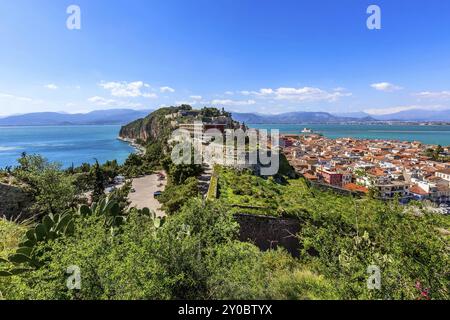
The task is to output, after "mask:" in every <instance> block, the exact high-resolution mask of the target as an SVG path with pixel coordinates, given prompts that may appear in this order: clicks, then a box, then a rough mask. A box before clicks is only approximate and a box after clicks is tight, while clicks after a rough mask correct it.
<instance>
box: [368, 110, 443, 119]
mask: <svg viewBox="0 0 450 320" xmlns="http://www.w3.org/2000/svg"><path fill="white" fill-rule="evenodd" d="M376 118H377V119H378V120H384V121H386V120H392V121H394V120H397V121H441V122H450V110H422V109H413V110H406V111H401V112H397V113H393V114H386V115H379V116H376Z"/></svg>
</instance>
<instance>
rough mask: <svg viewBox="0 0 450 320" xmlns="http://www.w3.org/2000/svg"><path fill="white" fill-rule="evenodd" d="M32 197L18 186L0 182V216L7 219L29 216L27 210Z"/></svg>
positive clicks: (22, 218) (19, 218)
mask: <svg viewBox="0 0 450 320" xmlns="http://www.w3.org/2000/svg"><path fill="white" fill-rule="evenodd" d="M31 202H32V198H31V196H30V195H28V194H26V193H25V192H23V191H22V189H20V188H19V187H16V186H10V185H6V184H2V183H0V217H1V218H3V217H6V218H7V219H8V220H15V219H18V220H24V219H26V218H29V217H30V212H29V211H28V208H29V206H30V205H31Z"/></svg>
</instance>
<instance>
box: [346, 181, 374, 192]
mask: <svg viewBox="0 0 450 320" xmlns="http://www.w3.org/2000/svg"><path fill="white" fill-rule="evenodd" d="M344 189H346V190H350V191H358V192H364V193H367V192H369V189H367V188H366V187H363V186H360V185H358V184H356V183H348V184H346V185H345V186H344Z"/></svg>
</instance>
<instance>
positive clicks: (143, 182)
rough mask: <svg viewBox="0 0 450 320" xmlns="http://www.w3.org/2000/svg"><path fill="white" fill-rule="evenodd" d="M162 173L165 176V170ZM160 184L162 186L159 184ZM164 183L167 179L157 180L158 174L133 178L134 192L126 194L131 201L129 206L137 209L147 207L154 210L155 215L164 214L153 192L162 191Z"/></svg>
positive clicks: (161, 215)
mask: <svg viewBox="0 0 450 320" xmlns="http://www.w3.org/2000/svg"><path fill="white" fill-rule="evenodd" d="M162 173H163V174H164V175H165V176H166V173H165V172H162ZM160 184H161V185H162V186H159V185H160ZM166 184H167V179H164V180H163V181H159V180H158V174H152V175H149V176H145V177H142V178H136V179H133V188H134V189H135V190H136V192H133V193H131V192H130V194H129V196H128V199H129V200H130V201H131V207H136V208H138V209H142V208H145V207H147V208H149V209H150V210H152V211H154V212H155V213H156V215H157V216H159V217H163V216H165V213H164V211H162V210H161V204H160V203H159V202H158V200H156V199H155V197H154V196H153V193H154V192H156V191H164V189H165V187H166Z"/></svg>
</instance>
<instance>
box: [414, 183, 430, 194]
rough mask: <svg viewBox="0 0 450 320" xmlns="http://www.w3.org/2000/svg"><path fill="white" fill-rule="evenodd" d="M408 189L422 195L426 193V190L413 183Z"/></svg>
mask: <svg viewBox="0 0 450 320" xmlns="http://www.w3.org/2000/svg"><path fill="white" fill-rule="evenodd" d="M409 191H410V192H411V193H414V194H420V195H422V196H426V195H428V192H426V191H425V190H423V189H422V188H421V187H419V186H418V185H417V184H415V185H413V186H412V187H411V188H409Z"/></svg>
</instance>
